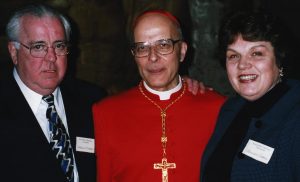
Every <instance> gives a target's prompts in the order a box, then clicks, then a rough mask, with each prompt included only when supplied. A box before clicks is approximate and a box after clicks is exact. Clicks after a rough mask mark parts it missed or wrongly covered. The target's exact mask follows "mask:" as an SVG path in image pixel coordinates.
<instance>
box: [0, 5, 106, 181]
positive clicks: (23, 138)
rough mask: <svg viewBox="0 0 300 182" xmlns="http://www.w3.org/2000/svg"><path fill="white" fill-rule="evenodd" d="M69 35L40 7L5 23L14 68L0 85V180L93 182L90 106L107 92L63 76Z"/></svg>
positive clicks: (63, 22)
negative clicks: (48, 99) (46, 98)
mask: <svg viewBox="0 0 300 182" xmlns="http://www.w3.org/2000/svg"><path fill="white" fill-rule="evenodd" d="M70 31H71V28H70V23H69V22H68V20H67V19H66V18H65V17H64V16H63V15H61V14H60V13H58V12H56V11H55V10H54V9H52V8H50V7H48V6H44V5H31V6H27V7H24V8H22V9H20V10H18V11H17V12H15V13H14V15H13V16H12V17H11V19H10V20H9V23H8V25H7V35H8V39H9V42H8V49H9V53H10V56H11V59H12V62H13V64H14V69H13V74H12V75H11V77H9V78H7V79H5V80H3V81H1V84H0V123H1V124H0V137H1V140H2V141H1V144H2V146H1V150H0V161H1V162H0V166H1V170H0V174H1V179H4V180H6V181H10V182H19V181H28V182H29V181H30V182H66V181H68V182H69V181H72V182H79V181H80V182H94V181H95V176H96V174H95V171H96V167H95V155H94V140H93V139H94V129H93V123H92V114H91V105H92V104H93V103H94V102H95V101H96V100H99V99H101V98H102V97H104V96H105V95H106V92H105V91H104V90H103V89H97V88H96V87H94V86H91V85H88V84H87V83H84V82H79V81H75V80H71V79H66V78H65V73H66V69H67V54H68V53H69V48H68V42H69V38H70ZM45 96H47V97H49V96H51V98H53V99H54V100H53V101H52V103H54V106H53V105H52V106H51V104H50V102H47V101H46V100H45V99H44V97H45ZM46 113H47V114H46ZM49 113H51V114H49ZM53 113H54V115H53ZM53 117H54V118H55V119H54V121H53ZM51 122H54V124H53V123H52V125H50V124H49V123H51ZM53 128H54V129H53ZM54 131H55V132H56V134H57V136H59V138H55V137H57V136H56V134H55V132H54ZM62 136H63V137H62ZM61 139H63V142H62V141H61ZM66 156H67V157H66ZM65 161H67V162H65ZM66 164H67V165H66Z"/></svg>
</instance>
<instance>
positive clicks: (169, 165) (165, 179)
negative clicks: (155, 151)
mask: <svg viewBox="0 0 300 182" xmlns="http://www.w3.org/2000/svg"><path fill="white" fill-rule="evenodd" d="M153 168H154V169H161V173H162V182H168V169H175V168H176V164H175V163H168V161H167V158H163V159H162V160H161V163H155V164H154V165H153Z"/></svg>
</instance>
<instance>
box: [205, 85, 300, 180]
mask: <svg viewBox="0 0 300 182" xmlns="http://www.w3.org/2000/svg"><path fill="white" fill-rule="evenodd" d="M287 84H288V85H289V87H290V89H289V90H288V91H287V93H285V95H283V96H282V97H281V98H280V100H279V101H277V102H276V103H275V104H274V105H273V107H272V108H271V109H270V110H269V111H268V112H267V113H265V114H264V115H263V116H262V117H260V118H252V120H251V122H250V126H249V129H248V132H247V134H246V137H245V139H244V140H243V142H242V144H241V145H240V147H239V149H238V152H237V154H236V155H235V157H234V161H233V166H232V171H231V182H292V181H293V182H296V181H300V82H299V81H295V80H288V81H287ZM244 103H245V100H244V99H243V98H241V97H240V96H237V97H235V98H231V99H228V101H227V102H225V104H224V105H223V107H222V109H221V111H220V114H219V117H218V121H217V124H216V128H215V131H214V133H213V135H212V137H211V139H210V141H209V143H208V145H207V147H206V149H205V151H204V154H203V156H202V163H201V180H200V181H201V182H205V180H204V179H203V172H204V170H205V164H206V162H207V160H208V158H209V156H210V154H211V153H212V152H213V151H214V149H215V147H216V145H217V144H218V142H219V141H220V139H221V137H222V136H223V134H224V132H225V131H226V129H227V127H228V126H229V125H230V123H231V122H232V121H233V119H234V117H235V116H236V114H237V113H238V112H239V110H240V109H241V107H242V105H243V104H244ZM249 139H252V140H254V141H257V142H260V143H262V144H264V145H267V146H270V147H272V148H274V153H273V155H272V157H271V159H270V161H269V163H268V164H265V163H263V162H260V161H257V160H255V159H253V158H251V157H248V156H246V155H241V154H240V153H241V151H243V149H244V148H245V145H246V144H247V142H248V140H249ZM220 165H222V163H220ZM216 175H218V174H216Z"/></svg>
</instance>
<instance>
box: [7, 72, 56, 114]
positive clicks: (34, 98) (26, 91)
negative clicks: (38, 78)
mask: <svg viewBox="0 0 300 182" xmlns="http://www.w3.org/2000/svg"><path fill="white" fill-rule="evenodd" d="M13 76H14V78H15V80H16V82H17V84H18V85H19V87H20V89H21V91H22V93H23V95H24V97H25V99H26V101H27V102H28V104H29V106H30V107H31V110H32V112H33V113H36V112H37V111H38V107H39V105H40V102H41V100H42V97H43V96H42V95H40V94H38V93H36V92H34V91H33V90H31V89H30V88H28V87H27V86H26V85H25V84H24V82H23V81H22V80H21V78H20V76H19V74H18V72H17V70H16V68H14V70H13ZM58 90H59V88H56V89H55V90H54V92H53V93H52V94H53V95H54V99H55V100H56V103H59V102H58V101H57V98H58V97H57V94H58Z"/></svg>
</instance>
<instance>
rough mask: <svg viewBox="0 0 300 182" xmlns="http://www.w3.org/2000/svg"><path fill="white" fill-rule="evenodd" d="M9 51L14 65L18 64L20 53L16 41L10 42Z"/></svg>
mask: <svg viewBox="0 0 300 182" xmlns="http://www.w3.org/2000/svg"><path fill="white" fill-rule="evenodd" d="M7 47H8V51H9V54H10V57H11V60H12V62H13V64H14V65H16V64H18V59H17V54H18V50H17V48H16V45H15V43H14V42H8V45H7Z"/></svg>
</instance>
